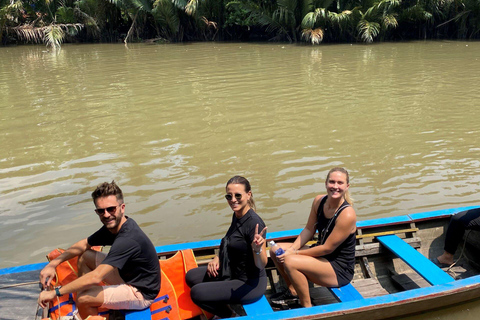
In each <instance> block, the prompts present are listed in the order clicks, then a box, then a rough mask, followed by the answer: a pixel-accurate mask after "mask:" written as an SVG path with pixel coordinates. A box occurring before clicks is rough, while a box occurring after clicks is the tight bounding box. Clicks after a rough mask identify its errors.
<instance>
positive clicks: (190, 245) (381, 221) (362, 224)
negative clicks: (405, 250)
mask: <svg viewBox="0 0 480 320" xmlns="http://www.w3.org/2000/svg"><path fill="white" fill-rule="evenodd" d="M475 208H478V206H469V207H459V208H452V209H443V210H435V211H429V212H420V213H413V214H409V215H403V216H396V217H386V218H378V219H370V220H363V221H358V222H357V228H367V227H375V226H383V225H389V224H399V223H407V222H414V221H417V220H425V219H433V218H435V217H442V216H447V215H452V214H455V213H458V212H461V211H465V210H470V209H475ZM302 230H303V229H292V230H285V231H275V232H269V233H268V234H267V240H270V239H278V238H284V237H291V236H296V235H298V234H299V233H300V232H301V231H302ZM219 245H220V239H214V240H203V241H196V242H187V243H178V244H171V245H163V246H157V247H155V250H156V251H157V253H159V254H161V253H166V252H175V251H178V250H184V249H199V248H212V247H218V246H219ZM46 264H47V263H46V262H42V263H36V264H31V265H24V266H18V267H11V268H5V269H0V275H2V274H9V273H19V272H26V271H34V270H41V269H42V268H43V267H44V266H45V265H46Z"/></svg>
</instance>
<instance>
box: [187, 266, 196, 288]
mask: <svg viewBox="0 0 480 320" xmlns="http://www.w3.org/2000/svg"><path fill="white" fill-rule="evenodd" d="M185 282H186V283H187V286H189V287H190V288H191V287H193V285H194V284H195V271H194V269H192V270H189V271H188V272H187V274H186V275H185Z"/></svg>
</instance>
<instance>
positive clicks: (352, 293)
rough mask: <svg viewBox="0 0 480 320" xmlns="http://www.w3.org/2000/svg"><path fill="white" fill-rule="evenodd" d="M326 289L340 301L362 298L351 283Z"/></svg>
mask: <svg viewBox="0 0 480 320" xmlns="http://www.w3.org/2000/svg"><path fill="white" fill-rule="evenodd" d="M328 290H330V292H331V293H333V295H335V297H336V298H337V299H338V300H339V301H340V302H347V301H354V300H361V299H363V297H362V295H361V294H360V292H358V291H357V289H355V287H354V286H353V285H352V284H351V283H349V284H347V285H344V286H343V287H338V288H328Z"/></svg>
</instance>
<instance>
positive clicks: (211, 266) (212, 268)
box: [207, 256, 220, 278]
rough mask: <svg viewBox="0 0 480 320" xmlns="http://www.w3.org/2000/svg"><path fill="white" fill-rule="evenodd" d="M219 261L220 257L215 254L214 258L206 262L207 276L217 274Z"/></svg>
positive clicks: (212, 276) (215, 275) (213, 276)
mask: <svg viewBox="0 0 480 320" xmlns="http://www.w3.org/2000/svg"><path fill="white" fill-rule="evenodd" d="M219 261H220V258H219V257H218V256H215V258H213V259H212V261H210V262H209V263H208V266H207V274H208V276H209V277H211V278H215V277H217V276H218V268H219V267H220V264H219Z"/></svg>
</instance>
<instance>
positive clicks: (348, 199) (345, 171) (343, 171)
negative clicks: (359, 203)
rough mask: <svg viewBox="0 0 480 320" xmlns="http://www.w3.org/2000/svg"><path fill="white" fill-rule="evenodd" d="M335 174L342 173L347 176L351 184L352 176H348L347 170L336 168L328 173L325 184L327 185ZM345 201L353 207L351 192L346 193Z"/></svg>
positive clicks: (348, 182)
mask: <svg viewBox="0 0 480 320" xmlns="http://www.w3.org/2000/svg"><path fill="white" fill-rule="evenodd" d="M333 172H341V173H343V174H345V176H346V177H347V184H350V175H349V174H348V171H347V169H345V168H342V167H335V168H332V169H330V171H328V174H327V178H326V179H325V184H327V182H328V179H329V178H330V174H331V173H333ZM345 201H347V202H348V203H349V204H350V205H353V198H352V197H351V196H350V191H349V190H347V191H345Z"/></svg>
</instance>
